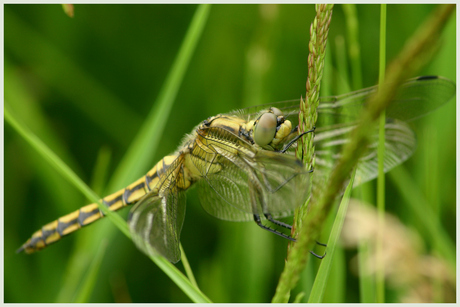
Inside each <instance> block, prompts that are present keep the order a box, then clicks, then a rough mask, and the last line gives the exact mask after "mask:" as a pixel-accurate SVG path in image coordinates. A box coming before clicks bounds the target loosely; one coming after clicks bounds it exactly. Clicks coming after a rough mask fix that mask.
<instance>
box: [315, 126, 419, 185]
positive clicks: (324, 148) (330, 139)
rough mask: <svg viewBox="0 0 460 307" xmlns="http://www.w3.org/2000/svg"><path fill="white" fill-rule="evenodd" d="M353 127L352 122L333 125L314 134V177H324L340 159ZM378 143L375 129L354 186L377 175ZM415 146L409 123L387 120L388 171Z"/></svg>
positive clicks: (386, 167)
mask: <svg viewBox="0 0 460 307" xmlns="http://www.w3.org/2000/svg"><path fill="white" fill-rule="evenodd" d="M353 129H354V126H353V125H348V126H346V125H342V127H340V128H338V127H334V128H331V129H329V130H324V131H323V132H321V133H318V134H317V135H316V136H315V149H316V151H315V152H316V168H315V176H316V174H318V176H320V177H321V178H322V179H325V178H326V177H327V176H328V174H330V172H331V170H332V168H333V165H334V162H335V161H337V159H338V158H340V155H341V154H340V153H341V151H342V147H343V145H344V144H346V143H347V142H348V138H349V133H350V132H351V130H353ZM377 145H378V131H377V129H376V132H375V133H374V134H373V136H372V141H371V144H370V145H369V146H368V148H367V152H366V153H365V154H364V155H363V157H362V158H361V159H360V161H359V164H358V169H357V171H356V177H355V181H354V186H355V187H356V186H358V185H360V184H362V183H364V182H367V181H369V180H372V179H374V178H376V177H377V174H378V159H377ZM415 148H416V139H415V134H414V132H413V131H412V129H411V128H410V127H409V126H408V124H406V123H405V122H403V121H400V120H395V119H388V120H387V122H386V123H385V158H384V170H385V172H388V171H389V170H391V169H392V168H393V167H395V166H397V165H399V164H401V163H403V162H404V161H406V160H407V159H408V158H409V157H410V156H411V155H412V153H413V152H414V150H415Z"/></svg>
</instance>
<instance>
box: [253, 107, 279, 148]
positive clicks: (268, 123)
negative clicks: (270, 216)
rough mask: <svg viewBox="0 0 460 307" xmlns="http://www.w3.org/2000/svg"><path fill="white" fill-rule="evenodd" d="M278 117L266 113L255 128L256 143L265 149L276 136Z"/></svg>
mask: <svg viewBox="0 0 460 307" xmlns="http://www.w3.org/2000/svg"><path fill="white" fill-rule="evenodd" d="M276 124H277V123H276V115H275V114H273V113H268V112H267V113H265V114H263V115H262V116H261V117H260V118H259V121H258V122H257V124H256V126H255V127H254V142H256V144H257V145H259V146H261V147H263V146H265V145H268V144H270V142H271V141H272V140H273V138H274V137H275V134H276Z"/></svg>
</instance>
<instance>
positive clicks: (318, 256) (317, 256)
mask: <svg viewBox="0 0 460 307" xmlns="http://www.w3.org/2000/svg"><path fill="white" fill-rule="evenodd" d="M310 254H312V255H313V256H315V257H316V258H318V259H323V258H324V257H326V253H324V255H322V256H320V255H318V254H316V253H315V252H312V251H310Z"/></svg>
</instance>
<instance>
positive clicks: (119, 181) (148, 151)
mask: <svg viewBox="0 0 460 307" xmlns="http://www.w3.org/2000/svg"><path fill="white" fill-rule="evenodd" d="M209 9H210V6H209V5H200V6H199V7H198V9H197V12H196V13H195V16H194V18H193V21H192V25H191V26H190V28H189V31H188V33H187V35H186V38H185V40H184V43H183V44H182V47H181V49H180V51H179V54H178V56H177V58H176V61H175V64H174V65H173V68H172V70H171V72H170V74H169V76H168V78H167V81H166V83H165V86H164V87H163V89H162V91H161V93H160V95H159V99H158V101H159V104H158V105H159V107H157V108H156V107H154V108H153V110H152V111H151V113H150V115H149V117H148V119H147V120H146V124H145V125H144V126H143V128H142V129H141V132H140V133H139V134H138V137H136V138H135V141H134V145H133V146H132V147H130V151H129V152H128V154H127V155H126V157H125V159H124V160H123V162H122V165H121V166H120V167H119V168H118V169H117V170H118V171H117V172H116V174H117V175H116V176H115V177H114V179H113V180H112V181H111V185H110V186H111V187H113V186H117V187H119V186H123V185H125V182H130V181H131V180H132V178H135V177H134V176H137V175H136V174H137V173H140V172H143V171H145V169H147V165H148V163H149V161H150V159H149V158H150V157H151V155H152V152H153V151H154V150H155V149H156V146H157V144H158V142H159V137H160V135H161V133H162V131H163V130H164V126H165V123H166V119H167V117H168V114H169V112H170V111H171V108H172V102H173V100H174V98H175V96H176V94H177V91H178V88H179V86H180V83H181V81H182V79H183V76H184V74H185V71H186V68H187V66H188V63H189V61H190V59H191V55H192V53H193V50H194V48H195V46H196V44H197V41H198V39H199V37H200V34H201V32H202V30H203V28H204V24H205V22H206V19H207V16H208V14H209ZM5 119H6V120H7V121H8V122H9V123H10V124H11V125H12V126H13V128H15V129H16V130H17V131H18V133H19V134H21V135H22V136H23V137H24V138H25V139H26V140H27V141H28V142H29V143H30V144H31V146H32V147H34V148H35V149H36V150H37V151H38V152H39V153H40V154H41V155H42V156H43V157H44V158H45V160H47V161H48V162H49V163H50V164H51V165H53V166H54V167H56V169H57V170H58V171H59V172H60V173H61V174H62V175H63V176H64V177H65V178H67V179H68V180H69V181H70V182H72V183H73V184H74V185H75V186H76V187H77V188H78V189H79V190H80V191H82V193H83V194H84V195H86V196H87V197H88V199H90V200H91V201H93V202H97V201H99V199H100V198H99V197H98V196H97V195H96V194H95V193H94V192H93V191H92V190H91V189H89V187H88V186H86V184H85V183H84V182H83V181H82V180H81V179H80V178H78V177H77V176H76V175H75V174H74V173H73V172H72V171H71V170H70V168H68V166H66V165H65V164H64V163H63V162H62V161H61V160H60V159H59V158H58V157H57V156H56V155H55V154H54V153H53V152H52V151H51V150H49V149H48V148H47V147H46V145H44V144H43V143H42V142H41V141H40V140H39V139H38V138H37V137H36V136H35V135H33V134H32V133H31V132H30V131H28V130H27V128H25V127H23V126H21V125H19V123H18V122H17V121H16V120H15V119H14V117H13V116H12V115H11V114H10V112H9V111H8V108H7V106H5ZM139 155H140V157H139ZM99 206H100V208H101V210H102V211H103V212H104V213H105V214H107V216H109V218H110V219H111V220H113V221H114V223H115V224H116V225H117V227H119V229H120V230H122V232H123V233H124V234H125V235H127V236H128V237H130V233H129V229H128V227H127V224H126V222H125V221H124V220H123V219H122V218H121V217H120V216H119V215H117V214H116V213H113V212H110V211H109V210H108V209H107V208H106V207H104V206H102V205H100V204H99ZM106 211H107V212H106ZM161 268H162V269H165V270H167V272H165V273H166V274H167V275H168V276H170V277H171V276H173V277H174V278H173V277H171V279H172V280H173V281H178V282H180V284H178V286H179V287H180V288H181V289H183V290H184V289H185V290H184V292H185V293H187V295H189V296H190V298H191V299H192V300H194V301H197V299H196V298H198V301H200V302H201V301H209V300H208V299H202V297H204V295H203V294H202V293H201V291H200V290H199V289H198V288H196V287H193V285H191V284H190V285H187V284H185V286H184V283H183V282H182V279H183V278H182V277H183V274H182V273H181V272H180V271H179V270H178V269H177V268H176V267H174V266H172V265H170V266H165V265H162V266H161ZM184 278H185V277H184Z"/></svg>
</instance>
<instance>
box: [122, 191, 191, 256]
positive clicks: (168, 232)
mask: <svg viewBox="0 0 460 307" xmlns="http://www.w3.org/2000/svg"><path fill="white" fill-rule="evenodd" d="M184 215H185V194H184V193H183V192H177V189H173V188H171V189H168V190H167V191H165V192H164V195H163V196H162V197H160V196H158V195H157V194H153V193H150V194H147V195H146V196H145V197H144V198H143V199H141V200H140V201H139V202H138V203H137V204H136V205H135V206H134V207H133V208H132V210H131V211H130V215H129V218H128V225H129V229H130V231H131V235H132V238H133V241H134V243H135V244H136V246H137V247H138V248H139V249H140V250H142V251H143V252H144V253H146V254H147V255H149V256H158V255H162V256H164V257H165V258H166V259H168V260H169V261H171V262H172V263H176V262H178V261H179V260H180V249H179V240H180V231H181V229H182V224H183V221H184Z"/></svg>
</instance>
